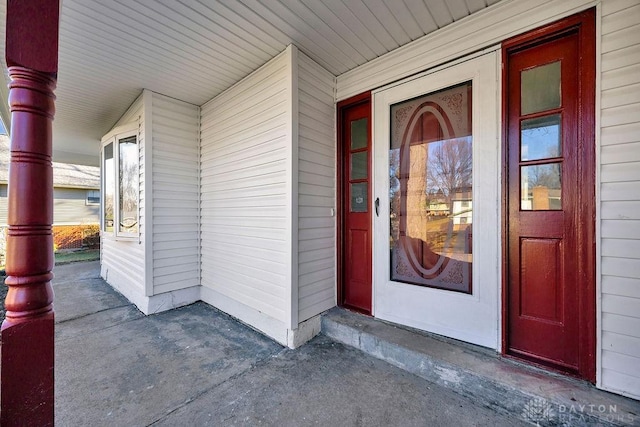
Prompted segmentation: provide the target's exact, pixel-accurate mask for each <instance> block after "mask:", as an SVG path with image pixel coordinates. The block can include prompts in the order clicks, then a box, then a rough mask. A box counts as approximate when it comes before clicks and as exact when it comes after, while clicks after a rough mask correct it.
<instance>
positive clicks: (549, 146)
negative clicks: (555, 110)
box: [520, 114, 561, 161]
mask: <svg viewBox="0 0 640 427" xmlns="http://www.w3.org/2000/svg"><path fill="white" fill-rule="evenodd" d="M521 126H522V130H521V147H522V148H521V152H520V159H521V160H523V161H524V160H538V159H547V158H552V157H558V156H560V155H561V153H560V115H559V114H554V115H553V116H547V117H541V118H537V119H529V120H523V121H522V125H521Z"/></svg>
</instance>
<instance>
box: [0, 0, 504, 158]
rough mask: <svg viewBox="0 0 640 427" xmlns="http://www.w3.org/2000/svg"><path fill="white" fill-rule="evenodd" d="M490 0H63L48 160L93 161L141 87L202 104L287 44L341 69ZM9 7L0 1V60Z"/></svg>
mask: <svg viewBox="0 0 640 427" xmlns="http://www.w3.org/2000/svg"><path fill="white" fill-rule="evenodd" d="M498 1H499V0H415V1H410V2H406V1H405V2H403V1H398V0H375V1H374V0H182V1H179V2H177V1H172V0H144V1H107V2H105V1H102V0H64V1H61V17H60V34H59V55H58V57H59V69H58V83H57V89H56V96H57V100H56V117H55V121H54V123H53V135H54V141H53V148H54V159H55V160H57V161H63V162H71V163H85V164H93V165H96V166H97V165H98V156H97V153H98V152H99V150H98V148H99V140H100V138H101V137H102V135H104V134H105V133H106V132H108V131H109V129H111V127H112V126H113V125H114V123H115V122H116V121H117V119H118V118H119V117H120V116H121V115H122V114H123V113H124V112H125V111H126V109H127V107H128V106H129V105H131V103H132V102H133V101H134V100H135V99H136V97H137V96H138V95H139V94H140V92H141V91H142V89H150V90H152V91H154V92H157V93H161V94H164V95H167V96H170V97H173V98H176V99H180V100H182V101H185V102H188V103H191V104H194V105H202V104H203V103H205V102H207V101H208V100H210V99H212V98H214V97H215V96H216V95H218V94H220V93H221V92H223V91H224V90H226V89H228V88H229V87H231V86H232V85H233V84H235V83H236V82H238V81H240V80H241V79H243V78H244V77H246V76H247V75H249V74H250V73H251V72H252V71H254V70H256V69H257V68H259V67H260V66H261V65H263V64H265V63H266V62H267V61H268V60H270V59H271V58H273V57H274V56H275V55H277V54H278V53H279V52H282V51H283V50H284V49H285V48H286V47H287V46H288V45H289V44H295V45H296V46H297V47H298V48H299V49H300V51H302V52H303V53H305V54H306V55H308V56H309V57H311V59H313V60H314V61H316V62H317V63H319V64H320V65H322V66H323V67H324V68H326V69H327V70H328V71H330V72H331V73H332V74H333V75H334V76H339V75H341V74H343V73H345V72H347V71H349V70H352V69H354V68H355V67H357V66H359V65H362V64H364V63H366V62H368V61H371V60H373V59H375V58H377V57H380V56H382V55H384V54H385V53H388V52H390V51H393V50H395V49H397V48H399V47H400V46H403V45H405V44H407V43H409V42H411V41H413V40H416V39H418V38H420V37H422V36H424V35H426V34H429V33H431V32H433V31H435V30H438V29H440V28H443V27H446V26H447V25H449V24H451V23H453V22H455V21H459V20H462V19H465V17H467V16H469V15H471V14H475V13H478V12H482V11H483V10H484V9H486V8H488V7H490V6H492V5H493V4H494V3H498ZM5 15H6V2H0V56H1V57H2V58H3V62H4V48H5V46H4V45H5V43H4V37H5V28H4V26H5ZM4 75H5V77H6V75H7V73H6V64H5V73H4ZM6 91H7V89H6V84H0V97H1V98H2V99H4V102H0V115H2V118H3V121H4V122H5V124H6V125H8V120H7V119H8V117H9V112H8V109H7V106H6V105H7V102H6V100H7V93H6Z"/></svg>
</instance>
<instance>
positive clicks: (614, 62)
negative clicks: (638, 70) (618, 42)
mask: <svg viewBox="0 0 640 427" xmlns="http://www.w3.org/2000/svg"><path fill="white" fill-rule="evenodd" d="M636 43H637V44H634V45H633V46H629V47H627V48H625V49H618V50H614V51H608V52H605V53H604V54H603V55H602V71H603V72H607V71H611V70H616V69H618V68H623V67H628V66H630V65H634V64H637V63H638V58H639V57H640V41H637V42H636Z"/></svg>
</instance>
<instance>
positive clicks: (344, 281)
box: [338, 92, 373, 314]
mask: <svg viewBox="0 0 640 427" xmlns="http://www.w3.org/2000/svg"><path fill="white" fill-rule="evenodd" d="M362 118H366V119H367V123H368V126H367V146H366V147H365V148H362V149H355V150H352V149H351V134H350V124H351V122H352V121H355V120H358V119H362ZM338 135H339V140H338V146H339V148H338V150H339V151H338V152H339V153H340V156H339V160H338V170H339V176H338V182H339V183H340V185H339V191H340V194H339V198H338V200H340V206H339V223H340V225H339V236H338V239H339V240H338V242H339V249H338V253H339V256H338V258H339V260H338V265H339V272H338V275H339V280H338V302H339V305H341V306H343V307H347V308H350V309H353V310H356V311H359V312H362V313H365V314H371V302H372V285H371V268H372V265H371V262H372V261H371V256H372V252H371V250H372V237H373V236H372V232H371V215H372V209H373V208H372V206H373V199H372V192H371V173H372V170H371V155H372V153H371V94H370V93H369V92H367V93H364V94H361V95H358V96H356V97H354V98H350V99H348V100H346V101H343V102H341V103H340V104H339V105H338ZM363 152H364V153H367V178H366V179H351V161H350V159H351V155H352V154H354V153H363ZM359 183H362V184H365V185H366V187H367V200H368V208H367V211H366V212H351V211H350V204H351V192H350V189H351V185H352V184H359Z"/></svg>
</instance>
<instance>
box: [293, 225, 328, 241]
mask: <svg viewBox="0 0 640 427" xmlns="http://www.w3.org/2000/svg"><path fill="white" fill-rule="evenodd" d="M334 236H335V229H334V228H312V229H300V230H299V231H298V239H299V240H300V242H302V241H304V240H313V239H324V238H327V237H334Z"/></svg>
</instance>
